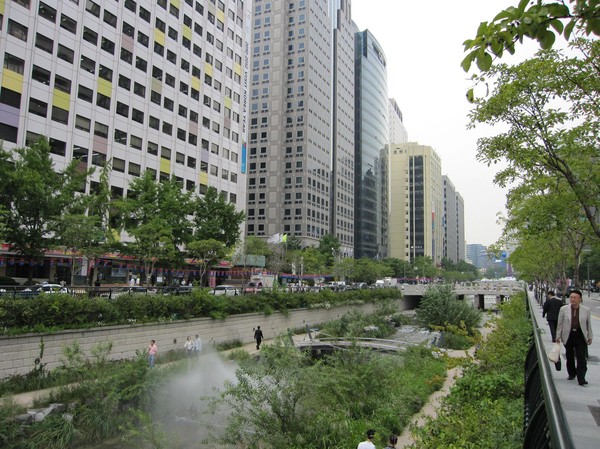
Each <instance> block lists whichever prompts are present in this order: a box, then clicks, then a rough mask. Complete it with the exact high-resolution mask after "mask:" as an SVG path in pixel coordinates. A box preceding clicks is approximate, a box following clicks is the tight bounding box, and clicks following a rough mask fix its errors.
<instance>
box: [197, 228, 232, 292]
mask: <svg viewBox="0 0 600 449" xmlns="http://www.w3.org/2000/svg"><path fill="white" fill-rule="evenodd" d="M187 251H188V254H189V255H190V256H191V257H192V258H193V259H194V262H196V264H197V265H199V266H200V284H201V285H204V277H205V275H206V271H207V270H208V268H209V267H211V266H213V265H214V264H216V263H217V262H219V261H221V260H223V259H224V258H225V257H227V255H228V251H227V247H226V246H225V244H224V243H223V242H219V241H218V240H215V239H209V240H194V241H192V242H190V243H188V245H187Z"/></svg>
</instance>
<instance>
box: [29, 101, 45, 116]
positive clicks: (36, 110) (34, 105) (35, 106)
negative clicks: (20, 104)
mask: <svg viewBox="0 0 600 449" xmlns="http://www.w3.org/2000/svg"><path fill="white" fill-rule="evenodd" d="M29 112H31V113H32V114H35V115H39V116H41V117H46V115H47V114H48V103H46V102H43V101H40V100H36V99H35V98H30V99H29Z"/></svg>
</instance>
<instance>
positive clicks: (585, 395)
mask: <svg viewBox="0 0 600 449" xmlns="http://www.w3.org/2000/svg"><path fill="white" fill-rule="evenodd" d="M529 298H530V300H531V305H532V306H531V313H532V315H533V316H534V318H535V320H536V323H537V326H538V327H539V328H540V329H541V330H542V332H543V334H542V339H543V341H544V343H545V346H546V351H549V350H550V348H551V347H552V341H551V337H550V329H549V328H548V324H547V322H546V319H545V318H542V306H541V305H539V304H538V303H537V301H536V300H535V299H534V298H533V294H532V292H529ZM598 298H599V295H598V293H592V295H591V297H588V294H587V292H584V296H583V304H584V305H588V306H590V308H592V307H595V306H597V305H598V304H597V303H598V301H599V299H598ZM592 301H594V302H595V303H596V304H593V303H592ZM586 303H587V304H586ZM592 330H593V333H594V338H593V340H592V344H591V345H590V346H588V354H589V358H588V363H587V365H588V371H587V374H586V380H587V381H588V382H589V384H588V385H586V386H585V387H582V386H579V385H578V384H577V382H576V381H573V380H567V370H566V363H565V348H564V346H562V350H561V358H562V371H556V370H555V369H554V366H553V364H550V366H551V368H552V378H553V380H554V385H555V386H556V391H557V392H558V397H559V399H560V404H561V405H562V407H563V411H564V413H565V416H566V420H567V423H568V425H569V430H570V432H571V436H572V438H573V443H574V447H576V448H577V449H592V448H597V447H599V441H600V340H599V339H600V315H599V314H598V313H597V312H595V311H594V310H593V309H592Z"/></svg>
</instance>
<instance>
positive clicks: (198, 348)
mask: <svg viewBox="0 0 600 449" xmlns="http://www.w3.org/2000/svg"><path fill="white" fill-rule="evenodd" d="M201 351H202V340H201V339H200V337H199V336H198V334H196V339H195V340H194V354H195V356H196V357H200V352H201Z"/></svg>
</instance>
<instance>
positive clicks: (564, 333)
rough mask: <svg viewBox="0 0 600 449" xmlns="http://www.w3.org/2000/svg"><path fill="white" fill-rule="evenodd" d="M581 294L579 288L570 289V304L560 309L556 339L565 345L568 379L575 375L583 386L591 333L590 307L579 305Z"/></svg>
mask: <svg viewBox="0 0 600 449" xmlns="http://www.w3.org/2000/svg"><path fill="white" fill-rule="evenodd" d="M581 296H582V295H581V291H580V290H571V294H570V295H569V302H570V304H569V305H566V306H563V307H562V308H561V309H560V312H559V314H558V326H557V328H556V341H557V342H558V343H561V342H562V343H563V344H564V345H565V349H566V351H567V373H568V375H569V380H573V379H575V377H577V382H579V385H582V386H583V385H587V381H586V380H585V374H586V372H587V360H586V349H587V345H591V344H592V338H593V335H592V323H591V313H590V309H588V308H587V307H585V306H582V305H581ZM576 359H577V364H575V360H576Z"/></svg>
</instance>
